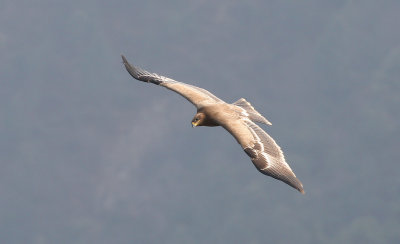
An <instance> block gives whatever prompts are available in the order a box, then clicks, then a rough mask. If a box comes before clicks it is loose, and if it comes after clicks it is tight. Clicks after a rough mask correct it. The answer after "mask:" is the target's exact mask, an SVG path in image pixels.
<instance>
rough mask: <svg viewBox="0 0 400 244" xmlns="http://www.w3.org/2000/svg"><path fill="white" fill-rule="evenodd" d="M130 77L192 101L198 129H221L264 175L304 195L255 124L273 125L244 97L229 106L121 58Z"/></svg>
mask: <svg viewBox="0 0 400 244" xmlns="http://www.w3.org/2000/svg"><path fill="white" fill-rule="evenodd" d="M122 60H123V63H124V65H125V68H126V70H127V71H128V72H129V74H131V75H132V77H134V78H135V79H137V80H140V81H144V82H150V83H153V84H156V85H159V86H164V87H165V88H168V89H170V90H172V91H174V92H176V93H178V94H180V95H182V96H183V97H185V98H186V99H187V100H188V101H189V102H191V103H192V104H193V105H194V106H196V108H197V113H196V115H195V116H194V118H193V120H192V125H193V126H194V127H195V126H222V127H223V128H224V129H225V130H227V131H228V132H229V133H230V134H232V136H233V137H234V138H235V139H236V141H237V142H238V143H239V144H240V146H241V147H242V148H243V150H244V151H245V153H246V154H247V155H248V156H249V157H250V159H251V161H252V162H253V164H254V166H256V168H257V169H258V170H259V171H260V172H261V173H263V174H265V175H269V176H271V177H273V178H275V179H278V180H281V181H283V182H285V183H287V184H289V185H290V186H292V187H294V188H296V189H297V190H298V191H300V192H301V193H304V190H303V185H302V184H301V182H300V181H299V180H298V179H297V178H296V175H295V174H294V173H293V171H292V170H291V168H290V166H289V165H288V164H287V163H286V161H285V158H284V156H283V153H282V151H281V149H280V147H279V146H278V145H277V144H276V142H275V141H274V139H272V138H271V137H270V136H269V135H268V134H267V133H266V132H265V131H264V130H262V129H261V128H260V127H259V126H258V125H256V124H255V122H258V123H263V124H267V125H271V123H270V122H269V121H268V120H267V119H266V118H264V116H262V115H261V114H260V113H259V112H257V111H256V110H255V109H254V108H253V106H251V104H250V103H249V102H247V101H246V100H245V99H244V98H241V99H239V100H238V101H236V102H234V103H232V104H228V103H225V102H224V101H222V100H221V99H219V98H218V97H216V96H215V95H213V94H212V93H210V92H209V91H207V90H205V89H203V88H199V87H196V86H192V85H189V84H185V83H182V82H178V81H175V80H173V79H170V78H167V77H164V76H160V75H157V74H154V73H150V72H147V71H145V70H143V69H140V68H138V67H135V66H133V65H131V64H129V63H128V61H127V60H126V58H125V57H124V56H122Z"/></svg>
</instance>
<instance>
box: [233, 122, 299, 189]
mask: <svg viewBox="0 0 400 244" xmlns="http://www.w3.org/2000/svg"><path fill="white" fill-rule="evenodd" d="M226 129H227V130H228V131H229V132H230V133H231V134H232V135H233V136H234V137H235V138H236V140H237V141H238V142H239V144H240V145H241V146H242V148H243V149H244V151H245V152H246V154H247V155H248V156H249V157H250V159H251V161H252V162H253V164H254V166H255V167H256V168H257V169H258V170H259V171H260V172H261V173H263V174H265V175H268V176H271V177H273V178H275V179H277V180H280V181H283V182H285V183H286V184H288V185H290V186H292V187H293V188H295V189H297V190H298V191H300V192H301V193H303V194H304V189H303V184H302V183H301V182H300V180H298V179H297V177H296V175H295V174H294V173H293V171H292V169H291V168H290V166H289V165H288V164H287V163H286V160H285V157H284V155H283V152H282V150H281V148H280V147H279V146H278V144H276V142H275V140H274V139H272V137H270V136H269V135H268V134H267V133H266V132H265V131H264V130H263V129H261V128H260V127H259V126H258V125H256V124H255V123H254V122H253V121H251V120H250V119H248V118H245V117H242V119H241V123H240V124H239V123H235V126H227V128H226Z"/></svg>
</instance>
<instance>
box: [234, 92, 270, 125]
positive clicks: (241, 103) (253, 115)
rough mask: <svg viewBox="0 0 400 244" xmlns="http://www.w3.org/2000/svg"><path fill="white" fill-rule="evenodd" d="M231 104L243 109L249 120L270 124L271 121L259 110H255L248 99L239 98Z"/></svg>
mask: <svg viewBox="0 0 400 244" xmlns="http://www.w3.org/2000/svg"><path fill="white" fill-rule="evenodd" d="M233 105H236V106H238V107H241V108H242V109H244V110H245V111H246V112H247V113H248V114H249V115H248V117H249V119H250V120H252V121H254V122H259V123H263V124H266V125H272V124H271V122H269V121H268V120H267V119H266V118H265V117H264V116H262V115H261V114H260V113H259V112H257V110H255V109H254V107H253V106H251V104H250V103H249V102H248V101H246V99H244V98H240V99H239V100H237V101H236V102H234V103H233Z"/></svg>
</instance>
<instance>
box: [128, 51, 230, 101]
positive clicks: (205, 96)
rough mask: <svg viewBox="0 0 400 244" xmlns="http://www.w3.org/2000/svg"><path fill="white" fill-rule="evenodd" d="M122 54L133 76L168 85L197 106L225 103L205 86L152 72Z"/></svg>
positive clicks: (167, 86) (145, 80)
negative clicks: (136, 64)
mask: <svg viewBox="0 0 400 244" xmlns="http://www.w3.org/2000/svg"><path fill="white" fill-rule="evenodd" d="M121 56H122V61H123V63H124V65H125V68H126V70H127V71H128V73H129V74H130V75H131V76H132V77H133V78H135V79H137V80H140V81H144V82H150V83H153V84H156V85H160V86H163V87H166V88H168V89H170V90H172V91H174V92H176V93H178V94H180V95H181V96H183V97H184V98H186V99H187V100H188V101H189V102H191V103H192V104H193V105H195V106H196V107H197V108H200V107H202V106H204V105H207V104H213V103H224V101H222V100H221V99H219V98H218V97H217V96H215V95H214V94H212V93H211V92H209V91H207V90H205V89H203V88H200V87H197V86H193V85H189V84H185V83H183V82H179V81H176V80H173V79H171V78H168V77H164V76H161V75H158V74H155V73H150V72H148V71H146V70H144V69H141V68H139V67H136V66H134V65H131V64H130V63H129V62H128V60H127V59H126V58H125V56H124V55H121Z"/></svg>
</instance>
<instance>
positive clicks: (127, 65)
mask: <svg viewBox="0 0 400 244" xmlns="http://www.w3.org/2000/svg"><path fill="white" fill-rule="evenodd" d="M121 57H122V63H123V64H124V66H125V69H126V71H128V73H129V74H130V75H131V76H132V77H133V78H135V79H138V78H139V77H138V74H137V72H135V68H134V67H132V65H131V64H130V63H129V62H128V60H127V59H126V58H125V56H124V55H123V54H121Z"/></svg>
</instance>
